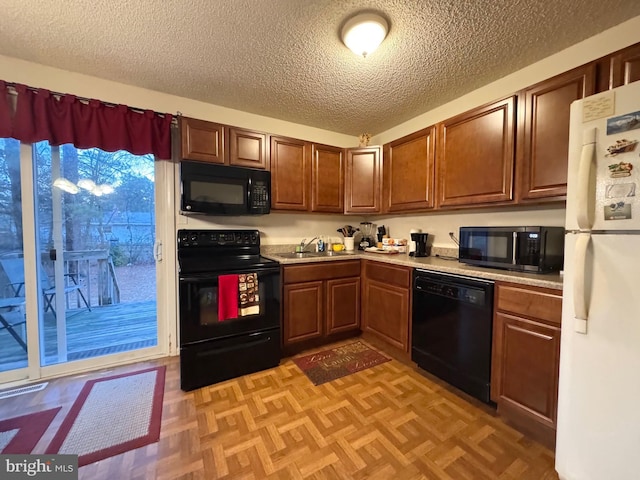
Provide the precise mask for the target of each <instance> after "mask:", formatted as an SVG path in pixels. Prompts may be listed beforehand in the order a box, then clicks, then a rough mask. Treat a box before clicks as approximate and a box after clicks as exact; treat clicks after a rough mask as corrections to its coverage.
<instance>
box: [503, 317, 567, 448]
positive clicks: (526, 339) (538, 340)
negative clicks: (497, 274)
mask: <svg viewBox="0 0 640 480" xmlns="http://www.w3.org/2000/svg"><path fill="white" fill-rule="evenodd" d="M494 320H495V325H494V339H493V341H494V344H493V348H494V357H493V360H494V365H493V368H494V369H495V371H496V373H497V375H495V376H494V378H493V380H495V381H497V383H498V385H497V391H498V411H499V412H500V413H504V414H505V415H506V416H507V417H509V418H511V419H512V420H514V421H516V422H517V423H520V424H527V425H525V427H527V428H530V429H533V430H535V429H538V430H539V429H540V426H542V427H546V428H547V430H548V433H547V435H548V436H549V437H550V439H549V440H550V441H552V440H553V436H554V432H555V425H556V415H557V403H558V368H559V365H560V328H559V327H556V326H551V325H546V324H544V323H539V322H535V321H532V320H527V319H525V318H522V317H517V316H515V315H508V314H505V313H501V312H496V314H495V316H494Z"/></svg>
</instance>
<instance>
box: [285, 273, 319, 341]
mask: <svg viewBox="0 0 640 480" xmlns="http://www.w3.org/2000/svg"><path fill="white" fill-rule="evenodd" d="M323 292H324V287H323V284H322V282H306V283H300V284H294V285H285V286H284V304H285V306H286V308H285V310H284V312H285V319H284V326H285V331H284V338H285V343H292V342H300V341H303V340H311V339H313V338H318V337H321V336H322V335H323V330H324V329H323V323H324V322H323V301H322V298H323Z"/></svg>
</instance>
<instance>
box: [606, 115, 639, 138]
mask: <svg viewBox="0 0 640 480" xmlns="http://www.w3.org/2000/svg"><path fill="white" fill-rule="evenodd" d="M636 128H640V110H639V111H637V112H632V113H627V114H625V115H620V116H619V117H613V118H608V119H607V135H613V134H615V133H622V132H627V131H629V130H634V129H636Z"/></svg>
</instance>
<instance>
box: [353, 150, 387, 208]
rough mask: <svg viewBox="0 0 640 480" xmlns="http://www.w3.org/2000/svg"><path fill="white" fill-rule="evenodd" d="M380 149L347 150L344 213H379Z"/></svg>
mask: <svg viewBox="0 0 640 480" xmlns="http://www.w3.org/2000/svg"><path fill="white" fill-rule="evenodd" d="M380 153H381V152H380V147H363V148H351V149H348V150H347V169H346V176H345V178H346V186H345V213H380V196H381V188H380V187H381V185H380V183H381V174H382V172H381V166H382V165H381V162H380Z"/></svg>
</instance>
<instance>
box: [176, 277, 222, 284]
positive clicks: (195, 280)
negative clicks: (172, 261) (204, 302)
mask: <svg viewBox="0 0 640 480" xmlns="http://www.w3.org/2000/svg"><path fill="white" fill-rule="evenodd" d="M217 279H218V276H217V275H214V276H210V277H197V276H193V277H189V276H181V277H180V278H179V280H180V281H181V282H189V283H202V282H211V281H212V280H216V281H217Z"/></svg>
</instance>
